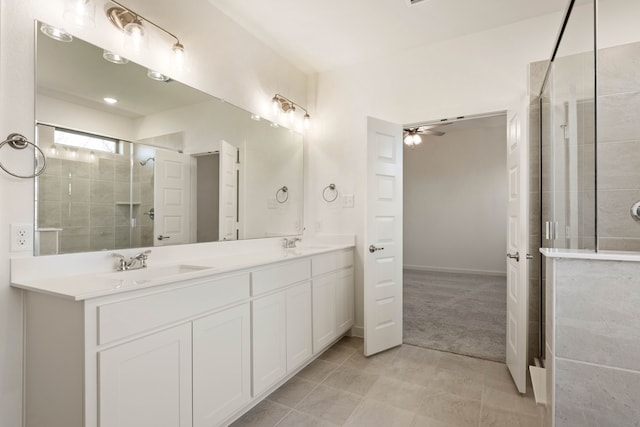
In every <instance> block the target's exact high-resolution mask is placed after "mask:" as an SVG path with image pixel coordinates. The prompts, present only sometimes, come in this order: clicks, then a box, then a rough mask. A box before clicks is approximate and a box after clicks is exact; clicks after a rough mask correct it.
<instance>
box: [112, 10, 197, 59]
mask: <svg viewBox="0 0 640 427" xmlns="http://www.w3.org/2000/svg"><path fill="white" fill-rule="evenodd" d="M109 1H110V2H111V3H114V4H116V5H117V6H114V7H110V8H108V9H107V17H108V18H109V21H111V23H112V24H113V25H114V26H115V27H117V28H118V29H119V30H122V31H123V32H124V35H125V46H128V47H130V48H132V49H134V50H140V49H141V48H142V46H143V45H144V44H145V41H146V37H147V31H146V29H145V27H144V25H143V23H145V22H146V23H148V24H149V25H152V26H154V27H156V28H157V29H158V30H160V31H162V32H163V33H165V34H166V35H168V36H169V37H172V38H173V39H175V43H174V44H173V45H172V47H171V51H172V52H173V57H174V60H175V63H176V65H177V66H178V67H181V66H182V65H183V64H184V62H185V56H186V52H185V49H184V45H183V44H182V43H180V40H179V39H178V37H177V36H176V35H175V34H173V33H171V32H169V31H167V30H165V29H164V28H162V27H161V26H159V25H158V24H156V23H155V22H153V21H150V20H148V19H147V18H145V17H144V16H142V15H140V14H139V13H136V12H134V11H133V10H131V9H129V8H128V7H126V6H124V5H123V4H121V3H119V2H117V1H115V0H109Z"/></svg>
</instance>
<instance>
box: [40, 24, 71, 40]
mask: <svg viewBox="0 0 640 427" xmlns="http://www.w3.org/2000/svg"><path fill="white" fill-rule="evenodd" d="M40 31H42V34H44V35H46V36H47V37H50V38H52V39H54V40H57V41H59V42H65V43H70V42H72V41H73V36H72V35H71V34H69V33H67V32H65V31H62V30H61V29H60V28H56V27H52V26H51V25H47V24H42V25H41V26H40Z"/></svg>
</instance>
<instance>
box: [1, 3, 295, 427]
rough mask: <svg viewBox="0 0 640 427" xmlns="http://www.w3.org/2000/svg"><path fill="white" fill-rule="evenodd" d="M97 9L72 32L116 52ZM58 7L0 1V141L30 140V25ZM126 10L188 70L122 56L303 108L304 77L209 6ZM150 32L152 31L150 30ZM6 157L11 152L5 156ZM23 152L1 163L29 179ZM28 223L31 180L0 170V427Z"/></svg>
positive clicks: (246, 100) (13, 399)
mask: <svg viewBox="0 0 640 427" xmlns="http://www.w3.org/2000/svg"><path fill="white" fill-rule="evenodd" d="M104 3H105V2H104V1H97V4H96V27H95V28H93V29H90V30H85V31H82V32H77V33H76V35H78V36H80V37H81V38H83V39H85V40H87V41H88V42H90V43H93V44H96V45H99V46H103V47H105V48H108V49H110V50H115V51H118V52H120V53H124V52H122V51H123V49H122V38H121V34H120V33H119V32H118V31H116V30H115V28H114V27H113V26H112V25H111V24H109V23H108V22H107V20H106V17H105V16H104V15H102V14H101V12H100V11H101V10H103V9H104ZM63 5H64V2H63V1H62V0H30V1H20V0H0V137H2V138H4V137H5V136H6V135H7V134H9V133H11V132H20V133H23V134H25V135H26V136H27V137H28V138H30V139H31V140H33V138H34V97H35V90H34V83H33V82H34V78H33V76H34V23H33V20H34V19H41V20H43V21H46V22H48V23H50V24H52V25H56V26H62V24H63V21H62V11H63ZM127 5H128V6H129V7H131V8H133V9H134V10H136V11H139V12H142V13H145V14H146V13H147V11H148V17H149V18H150V19H153V20H154V21H157V22H158V23H160V24H163V25H166V26H167V27H168V28H169V29H170V30H171V31H172V32H175V33H176V34H178V35H180V38H181V41H182V43H183V44H184V45H185V47H186V48H187V50H188V54H189V61H190V67H189V69H188V70H186V71H184V72H181V73H179V72H176V71H175V70H172V69H171V67H170V66H168V65H167V57H166V52H168V51H169V42H168V41H167V40H165V39H162V38H160V37H158V38H157V39H152V40H150V46H149V47H150V49H149V50H145V51H143V52H142V53H141V54H139V55H133V54H128V55H127V56H128V57H129V58H130V59H131V60H133V61H135V62H137V63H140V64H142V65H144V66H147V67H150V68H156V69H158V70H159V71H161V72H163V73H166V74H169V75H172V77H174V78H176V79H177V80H180V81H183V82H185V83H187V84H189V85H190V86H193V87H196V88H198V89H200V90H202V91H205V92H208V93H210V94H212V95H215V96H218V97H220V98H225V99H227V100H228V101H229V102H231V103H233V104H235V105H238V106H241V107H242V108H244V109H247V110H250V111H255V112H257V113H258V114H261V115H262V116H264V117H270V115H271V112H270V99H271V97H272V96H273V94H274V93H282V94H284V95H286V96H289V97H291V98H292V99H296V100H300V102H301V103H302V104H305V103H306V98H307V76H306V75H305V74H303V73H302V72H300V71H299V70H298V69H296V68H295V67H293V66H292V65H290V64H289V63H288V62H287V61H286V60H284V59H283V58H282V57H280V56H279V55H278V54H277V53H275V52H274V51H272V50H271V49H270V48H268V47H266V46H265V45H264V44H262V42H260V41H259V40H257V39H255V38H254V37H253V36H251V35H250V34H249V33H247V32H246V31H245V30H243V29H241V28H240V27H239V26H238V25H237V24H235V23H233V22H232V21H230V20H229V19H228V18H227V17H226V16H225V15H223V14H222V13H220V12H219V11H217V10H216V9H214V8H213V7H212V6H211V5H210V4H209V2H208V1H207V0H188V1H184V2H181V3H180V4H178V3H176V2H174V1H171V0H158V1H155V2H153V4H151V2H148V1H144V0H130V1H128V2H127ZM152 33H153V31H152ZM9 151H11V152H9ZM30 160H31V159H30V158H29V157H28V156H26V153H24V152H21V153H17V152H15V150H7V149H6V147H5V149H3V150H2V152H0V161H1V162H2V163H3V164H5V165H8V164H10V165H11V166H12V167H14V168H15V169H16V171H17V172H22V173H28V170H29V165H30V163H31V162H30ZM16 222H20V223H32V222H33V180H19V179H13V178H11V177H10V176H9V175H7V174H5V173H4V172H2V171H0V259H4V260H5V261H4V262H1V263H0V425H1V426H2V427H19V426H20V425H21V416H22V402H21V401H22V310H21V299H22V293H21V292H20V291H17V290H14V289H12V288H10V287H9V263H8V261H7V260H8V258H9V256H10V252H9V224H11V223H16Z"/></svg>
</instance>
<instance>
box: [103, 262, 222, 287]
mask: <svg viewBox="0 0 640 427" xmlns="http://www.w3.org/2000/svg"><path fill="white" fill-rule="evenodd" d="M207 269H211V267H202V266H198V265H184V264H176V265H167V266H164V267H147V268H140V269H137V270H127V271H115V272H113V273H108V274H104V275H102V277H106V278H109V279H120V280H130V281H132V282H134V284H135V283H145V282H151V281H153V280H157V279H162V278H165V277H167V276H180V275H183V274H188V273H193V272H196V271H200V270H207Z"/></svg>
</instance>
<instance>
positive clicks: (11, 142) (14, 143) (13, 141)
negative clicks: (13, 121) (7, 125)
mask: <svg viewBox="0 0 640 427" xmlns="http://www.w3.org/2000/svg"><path fill="white" fill-rule="evenodd" d="M5 145H8V146H9V147H11V148H13V149H16V150H24V149H25V148H27V147H28V146H29V145H31V146H32V147H33V150H34V151H36V170H35V172H34V173H33V174H32V175H19V174H17V173H14V172H11V171H10V170H8V169H7V168H6V167H5V166H4V165H3V164H2V162H0V169H2V170H3V171H5V172H6V173H8V174H9V175H11V176H14V177H16V178H23V179H29V178H35V177H36V176H38V175H40V174H42V172H44V169H45V168H46V167H47V157H46V156H45V155H44V152H43V151H42V150H41V149H40V147H38V146H37V145H36V144H34V143H33V142H31V141H29V140H27V138H26V137H25V136H24V135H20V134H19V133H12V134H10V135H9V136H7V139H5V140H4V141H2V142H0V149H2V147H4V146H5ZM38 152H39V153H40V156H42V165H41V166H40V169H39V170H38V167H37V153H38Z"/></svg>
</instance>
